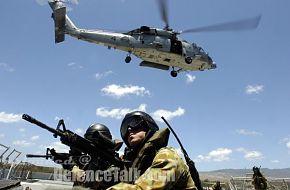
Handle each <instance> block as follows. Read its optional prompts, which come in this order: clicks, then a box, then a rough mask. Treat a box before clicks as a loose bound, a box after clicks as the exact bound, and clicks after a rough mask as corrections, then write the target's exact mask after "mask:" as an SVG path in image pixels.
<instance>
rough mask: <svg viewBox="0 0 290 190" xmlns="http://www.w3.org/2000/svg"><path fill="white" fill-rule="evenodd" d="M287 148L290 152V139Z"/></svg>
mask: <svg viewBox="0 0 290 190" xmlns="http://www.w3.org/2000/svg"><path fill="white" fill-rule="evenodd" d="M286 146H287V148H288V149H289V150H290V139H289V140H288V142H287V143H286Z"/></svg>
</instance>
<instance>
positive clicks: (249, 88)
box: [245, 85, 264, 95]
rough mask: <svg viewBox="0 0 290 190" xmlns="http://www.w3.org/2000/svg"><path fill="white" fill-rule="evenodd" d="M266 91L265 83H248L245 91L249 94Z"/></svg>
mask: <svg viewBox="0 0 290 190" xmlns="http://www.w3.org/2000/svg"><path fill="white" fill-rule="evenodd" d="M263 91H264V86H263V85H248V86H246V89H245V93H246V94H248V95H251V94H260V93H261V92H263Z"/></svg>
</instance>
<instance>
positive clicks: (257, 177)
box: [252, 167, 267, 190]
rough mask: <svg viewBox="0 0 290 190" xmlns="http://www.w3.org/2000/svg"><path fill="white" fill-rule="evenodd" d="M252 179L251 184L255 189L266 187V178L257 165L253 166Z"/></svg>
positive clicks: (263, 189) (260, 189) (261, 189)
mask: <svg viewBox="0 0 290 190" xmlns="http://www.w3.org/2000/svg"><path fill="white" fill-rule="evenodd" d="M253 172H254V174H253V181H252V184H253V185H254V187H255V190H266V189H267V179H266V178H265V177H264V176H263V175H262V173H261V172H260V169H259V168H258V167H253Z"/></svg>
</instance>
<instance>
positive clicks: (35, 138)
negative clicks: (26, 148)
mask: <svg viewBox="0 0 290 190" xmlns="http://www.w3.org/2000/svg"><path fill="white" fill-rule="evenodd" d="M38 139H39V136H38V135H35V136H32V137H31V138H30V140H31V141H36V140H38Z"/></svg>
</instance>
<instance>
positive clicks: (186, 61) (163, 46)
mask: <svg viewBox="0 0 290 190" xmlns="http://www.w3.org/2000/svg"><path fill="white" fill-rule="evenodd" d="M49 5H50V6H51V8H52V10H53V15H52V17H53V19H54V22H55V42H56V43H59V42H62V41H64V35H65V34H68V35H70V36H72V37H75V38H77V39H80V40H84V41H88V42H91V43H95V44H99V45H103V46H107V47H108V48H109V49H111V48H113V49H119V50H122V51H125V52H128V55H127V57H126V59H125V62H126V63H129V62H130V61H131V57H130V55H131V54H133V55H135V56H136V57H139V58H140V59H142V60H143V61H142V62H141V63H140V66H145V67H153V68H158V69H163V70H169V68H170V67H172V71H171V75H172V76H173V77H176V76H177V73H178V72H180V71H186V70H193V71H194V70H202V71H203V70H205V69H215V68H216V64H214V63H213V61H212V59H211V57H210V56H209V55H208V54H207V53H205V51H204V50H203V49H202V48H201V47H199V46H197V45H196V44H195V43H192V44H190V43H188V42H187V41H185V40H182V39H181V38H179V37H178V36H177V34H178V33H176V32H174V31H172V30H169V29H159V28H151V27H148V26H141V27H140V28H137V29H135V30H132V31H129V32H126V33H117V32H109V31H103V30H88V29H80V28H77V27H76V26H75V25H74V24H73V22H72V21H71V20H70V19H69V17H68V16H67V15H66V7H65V6H64V5H63V3H61V2H60V1H57V0H55V1H53V2H49ZM176 68H177V69H176ZM175 69H176V70H175Z"/></svg>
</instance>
